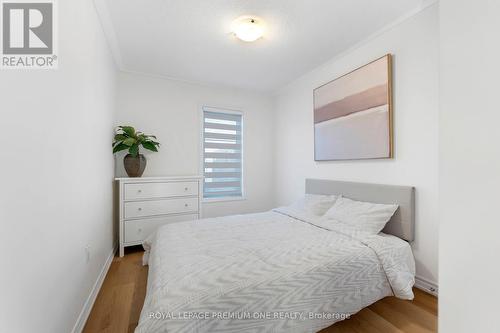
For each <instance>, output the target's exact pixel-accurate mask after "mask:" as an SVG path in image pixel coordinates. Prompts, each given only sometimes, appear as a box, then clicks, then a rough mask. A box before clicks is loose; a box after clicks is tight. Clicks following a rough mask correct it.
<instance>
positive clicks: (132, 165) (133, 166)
mask: <svg viewBox="0 0 500 333" xmlns="http://www.w3.org/2000/svg"><path fill="white" fill-rule="evenodd" d="M123 165H124V166H125V171H126V172H127V175H128V176H129V177H140V176H142V174H143V173H144V169H146V158H145V157H144V155H142V154H139V155H137V156H136V157H133V156H132V155H130V154H127V155H126V156H125V158H124V159H123Z"/></svg>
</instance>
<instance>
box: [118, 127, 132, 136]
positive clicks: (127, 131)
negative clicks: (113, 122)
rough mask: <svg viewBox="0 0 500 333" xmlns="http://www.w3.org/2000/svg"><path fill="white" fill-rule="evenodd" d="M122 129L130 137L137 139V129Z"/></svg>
mask: <svg viewBox="0 0 500 333" xmlns="http://www.w3.org/2000/svg"><path fill="white" fill-rule="evenodd" d="M120 128H121V129H122V130H123V132H125V134H127V135H128V136H131V137H134V138H135V128H133V127H132V126H120Z"/></svg>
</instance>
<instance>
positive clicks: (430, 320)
mask: <svg viewBox="0 0 500 333" xmlns="http://www.w3.org/2000/svg"><path fill="white" fill-rule="evenodd" d="M370 309H372V310H373V311H374V312H376V313H377V314H378V315H380V316H381V317H383V318H385V319H386V320H387V321H390V322H391V323H392V324H393V325H394V326H396V327H397V328H399V329H400V330H402V331H404V332H406V333H432V332H436V331H437V316H435V315H432V314H430V313H429V312H427V311H426V310H424V309H422V308H420V307H419V306H418V305H416V304H415V303H413V302H412V301H403V300H400V299H397V298H395V297H386V298H384V299H383V300H380V301H378V302H376V303H375V304H373V305H371V306H370Z"/></svg>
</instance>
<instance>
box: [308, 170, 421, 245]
mask: <svg viewBox="0 0 500 333" xmlns="http://www.w3.org/2000/svg"><path fill="white" fill-rule="evenodd" d="M306 193H310V194H336V195H343V196H345V197H347V198H350V199H354V200H359V201H368V202H374V203H384V204H398V205H399V208H398V210H397V211H396V213H395V214H394V215H393V216H392V218H391V220H390V221H389V222H388V223H387V225H386V226H385V228H384V230H382V231H383V232H384V233H386V234H391V235H394V236H397V237H399V238H401V239H404V240H406V241H409V242H411V241H413V240H414V238H415V188H414V187H412V186H396V185H380V184H369V183H354V182H343V181H336V180H324V179H306Z"/></svg>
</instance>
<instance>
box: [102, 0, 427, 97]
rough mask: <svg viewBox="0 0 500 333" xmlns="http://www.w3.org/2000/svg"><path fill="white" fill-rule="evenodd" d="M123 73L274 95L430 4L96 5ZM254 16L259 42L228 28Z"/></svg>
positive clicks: (229, 0)
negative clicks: (261, 32)
mask: <svg viewBox="0 0 500 333" xmlns="http://www.w3.org/2000/svg"><path fill="white" fill-rule="evenodd" d="M97 2H99V3H98V4H97V8H98V11H99V12H100V13H99V14H100V17H101V20H103V21H105V22H103V26H104V28H105V31H106V34H107V35H108V38H111V39H112V41H111V45H112V49H113V53H114V55H115V58H117V62H118V64H119V66H120V67H121V69H122V70H125V71H133V72H141V73H148V74H154V75H159V76H165V77H169V78H173V79H178V80H185V81H192V82H198V83H203V84H217V85H224V86H235V87H239V88H245V89H251V90H258V91H263V92H272V91H275V90H277V89H279V88H280V87H282V86H284V85H286V84H287V83H289V82H290V81H292V80H293V79H295V78H297V77H299V76H300V75H302V74H304V73H306V72H307V71H309V70H311V69H313V68H315V67H316V66H318V65H320V64H322V63H324V62H326V61H327V60H328V59H330V58H332V57H334V56H335V55H337V54H339V53H341V52H342V51H344V50H346V49H348V48H349V47H351V46H353V45H354V44H356V43H357V42H359V41H361V40H363V39H365V38H367V37H369V36H370V35H372V34H373V33H375V32H376V31H378V30H380V29H382V28H384V27H385V26H387V25H389V24H390V23H392V22H394V21H396V20H397V19H398V18H400V17H402V16H405V15H407V14H408V13H411V12H413V11H415V10H418V9H419V8H421V7H422V6H423V3H424V2H428V0H427V1H426V0H147V1H145V0H96V3H97ZM242 15H256V16H258V17H260V18H262V19H263V20H264V21H265V22H266V25H267V33H266V35H265V36H264V38H262V39H260V40H258V41H256V42H254V43H245V42H242V41H239V40H237V39H236V38H235V37H234V36H233V35H232V34H231V33H230V25H231V22H232V21H233V20H234V19H236V18H237V17H239V16H242Z"/></svg>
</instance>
